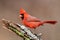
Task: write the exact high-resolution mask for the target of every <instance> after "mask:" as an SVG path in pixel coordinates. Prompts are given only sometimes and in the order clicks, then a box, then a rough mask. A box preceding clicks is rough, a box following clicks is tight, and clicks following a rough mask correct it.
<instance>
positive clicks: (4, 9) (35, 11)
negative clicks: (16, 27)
mask: <svg viewBox="0 0 60 40" xmlns="http://www.w3.org/2000/svg"><path fill="white" fill-rule="evenodd" d="M20 8H24V9H25V10H26V11H27V13H29V14H31V15H33V16H36V17H37V18H40V19H41V20H57V21H58V23H57V24H56V25H50V24H45V25H44V26H41V27H38V28H37V29H35V30H32V29H31V30H32V31H33V32H34V33H36V34H38V33H40V32H41V33H42V39H43V40H60V0H0V20H1V19H2V18H5V19H7V20H11V21H13V22H17V23H20V24H21V22H20V19H19V17H18V16H19V10H20ZM0 40H22V38H20V37H19V36H17V35H16V34H15V33H13V32H9V31H8V30H5V29H4V28H3V27H2V23H1V22H0Z"/></svg>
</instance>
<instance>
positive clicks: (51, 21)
mask: <svg viewBox="0 0 60 40" xmlns="http://www.w3.org/2000/svg"><path fill="white" fill-rule="evenodd" d="M43 23H49V24H56V23H57V21H54V20H47V21H44V22H43Z"/></svg>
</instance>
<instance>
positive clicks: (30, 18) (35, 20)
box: [27, 15, 40, 22]
mask: <svg viewBox="0 0 60 40" xmlns="http://www.w3.org/2000/svg"><path fill="white" fill-rule="evenodd" d="M27 21H28V22H40V19H38V18H36V17H33V16H30V15H29V17H28V18H27Z"/></svg>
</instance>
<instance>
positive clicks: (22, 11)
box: [19, 8, 26, 19]
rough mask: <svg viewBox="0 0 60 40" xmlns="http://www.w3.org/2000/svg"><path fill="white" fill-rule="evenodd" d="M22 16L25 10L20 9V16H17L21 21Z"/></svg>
mask: <svg viewBox="0 0 60 40" xmlns="http://www.w3.org/2000/svg"><path fill="white" fill-rule="evenodd" d="M24 14H26V12H25V10H24V9H23V8H21V9H20V15H19V17H20V18H21V19H24Z"/></svg>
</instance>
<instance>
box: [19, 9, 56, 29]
mask: <svg viewBox="0 0 60 40" xmlns="http://www.w3.org/2000/svg"><path fill="white" fill-rule="evenodd" d="M19 18H20V19H21V21H22V23H23V25H25V26H26V27H29V28H32V29H36V28H37V27H39V26H42V25H43V24H45V23H49V24H56V23H57V21H55V20H45V21H42V20H40V19H39V18H37V17H34V16H32V15H30V14H28V13H27V12H26V11H25V10H24V9H23V8H20V10H19Z"/></svg>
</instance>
